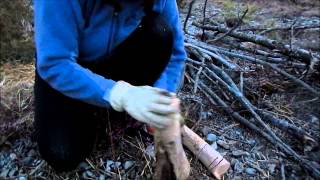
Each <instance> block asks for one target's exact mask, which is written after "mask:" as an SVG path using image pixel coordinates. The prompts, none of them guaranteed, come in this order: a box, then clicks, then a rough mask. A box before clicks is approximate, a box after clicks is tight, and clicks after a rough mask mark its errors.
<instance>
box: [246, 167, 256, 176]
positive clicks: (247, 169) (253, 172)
mask: <svg viewBox="0 0 320 180" xmlns="http://www.w3.org/2000/svg"><path fill="white" fill-rule="evenodd" d="M245 172H246V173H247V174H248V175H250V176H254V175H255V174H256V172H257V171H256V170H255V169H254V168H246V170H245Z"/></svg>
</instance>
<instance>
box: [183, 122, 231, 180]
mask: <svg viewBox="0 0 320 180" xmlns="http://www.w3.org/2000/svg"><path fill="white" fill-rule="evenodd" d="M182 140H183V144H184V145H185V146H186V147H187V148H188V149H189V150H190V151H191V152H192V153H193V154H195V155H196V157H197V158H198V159H199V160H200V161H201V162H202V163H203V164H204V165H205V166H206V167H207V168H208V170H209V171H210V172H211V173H212V175H214V176H215V177H216V178H217V179H221V178H222V175H223V174H224V173H226V172H227V171H228V169H229V167H230V163H229V162H228V161H227V160H226V159H224V158H223V157H222V156H221V154H220V153H219V152H217V151H215V150H214V149H213V148H212V147H211V146H210V145H209V144H208V143H206V142H205V141H204V140H203V139H202V138H200V136H198V135H197V134H196V133H194V132H193V131H192V130H191V129H189V128H188V127H187V126H184V127H183V130H182Z"/></svg>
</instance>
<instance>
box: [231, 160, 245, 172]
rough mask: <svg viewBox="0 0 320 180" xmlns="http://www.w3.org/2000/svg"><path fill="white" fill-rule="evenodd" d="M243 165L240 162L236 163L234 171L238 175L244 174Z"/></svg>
mask: <svg viewBox="0 0 320 180" xmlns="http://www.w3.org/2000/svg"><path fill="white" fill-rule="evenodd" d="M243 169H244V168H243V164H242V163H241V162H240V161H238V160H237V161H235V164H234V166H233V170H234V171H235V172H236V173H242V172H243Z"/></svg>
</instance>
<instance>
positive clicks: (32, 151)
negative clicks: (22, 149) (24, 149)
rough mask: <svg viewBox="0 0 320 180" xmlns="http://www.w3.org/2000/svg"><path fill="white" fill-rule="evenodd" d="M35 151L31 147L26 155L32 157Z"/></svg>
mask: <svg viewBox="0 0 320 180" xmlns="http://www.w3.org/2000/svg"><path fill="white" fill-rule="evenodd" d="M36 154H37V153H36V151H35V150H34V149H31V150H30V151H29V152H28V156H29V157H34V156H36Z"/></svg>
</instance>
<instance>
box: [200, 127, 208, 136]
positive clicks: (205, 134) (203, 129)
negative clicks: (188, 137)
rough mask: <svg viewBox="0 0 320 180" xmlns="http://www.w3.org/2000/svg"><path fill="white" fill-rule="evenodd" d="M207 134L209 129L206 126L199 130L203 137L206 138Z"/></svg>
mask: <svg viewBox="0 0 320 180" xmlns="http://www.w3.org/2000/svg"><path fill="white" fill-rule="evenodd" d="M209 132H210V128H209V127H208V126H203V128H202V129H201V133H202V134H203V135H204V136H207V134H209Z"/></svg>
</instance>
